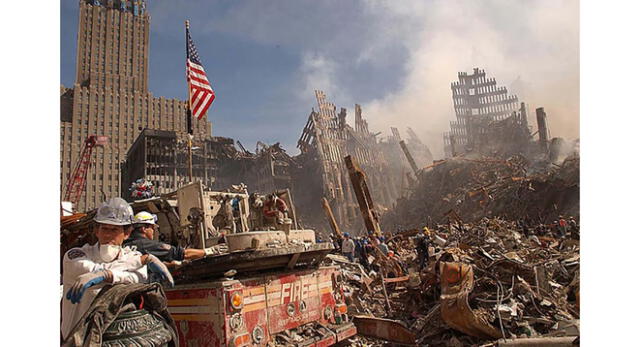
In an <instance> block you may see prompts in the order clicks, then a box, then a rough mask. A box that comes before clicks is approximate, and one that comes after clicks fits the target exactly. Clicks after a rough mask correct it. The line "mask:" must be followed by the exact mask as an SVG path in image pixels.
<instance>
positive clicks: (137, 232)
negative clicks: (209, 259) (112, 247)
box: [124, 211, 220, 265]
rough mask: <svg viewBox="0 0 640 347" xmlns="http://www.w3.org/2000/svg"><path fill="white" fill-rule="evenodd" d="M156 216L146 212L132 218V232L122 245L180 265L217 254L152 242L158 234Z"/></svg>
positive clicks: (212, 251) (216, 252)
mask: <svg viewBox="0 0 640 347" xmlns="http://www.w3.org/2000/svg"><path fill="white" fill-rule="evenodd" d="M157 222H158V216H156V215H155V214H151V213H149V212H146V211H142V212H139V213H138V214H136V215H135V216H134V217H133V232H132V233H131V235H130V236H129V238H128V239H126V240H125V241H124V245H125V246H128V247H131V248H132V249H135V250H137V251H139V252H141V253H142V254H153V255H154V256H156V257H158V259H160V260H162V261H163V262H166V263H171V265H180V264H181V262H182V261H184V260H193V259H200V258H204V257H205V256H208V255H215V254H219V253H220V252H218V251H217V249H215V248H214V247H210V248H205V249H195V248H186V249H185V248H183V247H180V246H177V247H176V246H172V245H169V244H166V243H164V242H161V241H157V240H154V235H155V234H157V232H158V224H157ZM134 247H135V248H134Z"/></svg>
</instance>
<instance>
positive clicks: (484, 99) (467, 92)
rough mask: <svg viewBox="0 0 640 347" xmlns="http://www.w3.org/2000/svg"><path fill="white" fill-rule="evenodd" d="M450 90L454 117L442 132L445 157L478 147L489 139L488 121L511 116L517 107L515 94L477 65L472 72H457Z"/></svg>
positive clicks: (518, 106) (500, 119)
mask: <svg viewBox="0 0 640 347" xmlns="http://www.w3.org/2000/svg"><path fill="white" fill-rule="evenodd" d="M451 92H452V96H453V108H454V110H455V113H456V120H455V121H452V122H451V131H449V132H447V133H445V134H444V135H443V137H444V152H445V156H447V157H451V156H454V155H455V154H460V153H464V152H465V151H478V150H480V147H482V146H483V145H484V142H485V141H486V140H487V139H488V136H489V134H488V132H487V130H486V128H487V127H488V126H489V124H490V123H493V122H498V121H502V120H505V119H506V118H508V117H511V116H512V115H513V112H516V111H519V108H520V104H519V103H518V97H517V96H515V95H509V93H508V92H507V88H505V87H499V86H497V83H496V80H495V78H488V77H487V74H486V73H485V71H484V70H481V69H478V68H474V69H473V73H472V74H468V73H466V72H459V73H458V81H456V82H453V83H451ZM524 121H525V122H526V117H525V118H524ZM525 127H527V125H526V124H525Z"/></svg>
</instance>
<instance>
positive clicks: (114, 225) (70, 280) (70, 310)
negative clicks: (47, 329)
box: [60, 198, 173, 339]
mask: <svg viewBox="0 0 640 347" xmlns="http://www.w3.org/2000/svg"><path fill="white" fill-rule="evenodd" d="M93 221H94V222H95V228H94V230H95V235H96V238H97V239H98V241H97V242H96V243H95V244H94V245H90V244H85V245H84V246H82V247H76V248H72V249H70V250H69V251H67V252H66V253H65V255H64V257H63V260H62V285H63V295H65V296H64V297H63V300H62V324H61V327H60V328H61V334H62V338H64V339H66V338H67V337H68V335H69V333H70V332H71V331H72V330H73V328H74V326H75V325H76V323H77V322H78V320H79V319H80V318H81V317H82V316H83V315H84V313H85V312H86V311H87V310H88V309H89V308H90V306H91V303H92V302H93V299H94V298H95V297H96V296H97V295H98V293H99V292H100V290H101V289H102V288H103V287H104V286H105V284H116V283H144V282H146V281H147V278H148V273H147V271H150V272H153V273H156V274H158V276H160V278H162V279H165V280H167V281H169V283H170V284H171V286H173V278H172V277H171V273H169V270H168V269H167V267H166V266H165V265H164V264H163V263H162V262H161V261H160V260H159V259H158V258H156V257H155V256H153V255H150V254H149V255H142V254H141V253H140V252H137V251H134V250H132V249H131V248H129V247H122V243H123V241H124V240H125V239H126V238H127V237H128V236H129V235H130V234H131V223H132V221H133V210H132V209H131V206H129V204H127V202H126V201H124V200H123V199H121V198H112V199H110V200H107V201H105V202H104V203H103V204H102V205H101V206H100V208H98V210H97V211H96V215H95V217H94V218H93Z"/></svg>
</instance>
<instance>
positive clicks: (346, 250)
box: [342, 233, 356, 262]
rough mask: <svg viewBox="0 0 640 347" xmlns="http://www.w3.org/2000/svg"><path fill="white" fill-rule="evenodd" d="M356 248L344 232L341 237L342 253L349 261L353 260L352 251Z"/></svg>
mask: <svg viewBox="0 0 640 347" xmlns="http://www.w3.org/2000/svg"><path fill="white" fill-rule="evenodd" d="M355 250H356V245H355V243H354V242H353V240H352V239H351V237H350V235H349V233H344V238H343V239H342V255H344V256H345V257H347V258H348V259H349V261H350V262H353V260H354V259H355V258H354V253H355Z"/></svg>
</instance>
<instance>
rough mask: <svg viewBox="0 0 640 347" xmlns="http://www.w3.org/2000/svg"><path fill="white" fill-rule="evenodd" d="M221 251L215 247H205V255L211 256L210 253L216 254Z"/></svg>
mask: <svg viewBox="0 0 640 347" xmlns="http://www.w3.org/2000/svg"><path fill="white" fill-rule="evenodd" d="M218 253H220V252H218V250H217V249H215V248H214V247H209V248H205V249H204V255H205V256H209V255H216V254H218Z"/></svg>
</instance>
